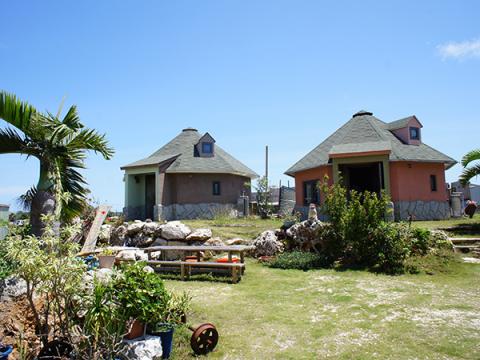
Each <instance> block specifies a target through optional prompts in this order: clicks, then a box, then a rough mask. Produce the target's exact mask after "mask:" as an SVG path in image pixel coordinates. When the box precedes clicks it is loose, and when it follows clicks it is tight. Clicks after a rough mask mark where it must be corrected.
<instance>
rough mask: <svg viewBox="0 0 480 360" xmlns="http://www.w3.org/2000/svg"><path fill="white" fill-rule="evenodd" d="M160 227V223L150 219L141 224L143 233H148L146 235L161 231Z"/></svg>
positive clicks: (153, 234)
mask: <svg viewBox="0 0 480 360" xmlns="http://www.w3.org/2000/svg"><path fill="white" fill-rule="evenodd" d="M161 231H162V229H161V225H160V224H159V223H157V222H153V221H150V222H146V223H145V224H144V225H143V229H142V232H143V233H144V234H145V235H148V236H151V237H153V236H155V234H157V233H159V232H161Z"/></svg>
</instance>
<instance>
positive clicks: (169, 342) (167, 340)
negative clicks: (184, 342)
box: [158, 327, 175, 359]
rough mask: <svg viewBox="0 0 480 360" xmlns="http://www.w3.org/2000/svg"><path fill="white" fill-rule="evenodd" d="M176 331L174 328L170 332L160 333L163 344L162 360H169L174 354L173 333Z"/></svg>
mask: <svg viewBox="0 0 480 360" xmlns="http://www.w3.org/2000/svg"><path fill="white" fill-rule="evenodd" d="M174 330H175V329H174V328H173V327H172V328H170V329H168V330H165V331H162V332H159V333H158V336H160V341H161V342H162V359H168V358H169V357H170V354H171V352H172V346H173V331H174Z"/></svg>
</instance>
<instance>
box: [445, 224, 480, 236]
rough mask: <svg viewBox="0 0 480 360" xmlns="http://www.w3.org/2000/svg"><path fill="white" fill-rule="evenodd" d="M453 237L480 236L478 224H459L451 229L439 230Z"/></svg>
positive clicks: (479, 225)
mask: <svg viewBox="0 0 480 360" xmlns="http://www.w3.org/2000/svg"><path fill="white" fill-rule="evenodd" d="M440 230H444V231H447V232H449V233H450V234H453V235H472V236H473V235H478V236H480V223H473V224H471V223H461V224H458V225H455V226H452V227H444V228H440Z"/></svg>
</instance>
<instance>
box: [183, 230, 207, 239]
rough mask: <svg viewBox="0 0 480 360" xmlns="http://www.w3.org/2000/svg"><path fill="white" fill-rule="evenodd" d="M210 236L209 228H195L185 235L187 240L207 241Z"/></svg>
mask: <svg viewBox="0 0 480 360" xmlns="http://www.w3.org/2000/svg"><path fill="white" fill-rule="evenodd" d="M211 237H212V230H210V229H197V230H195V231H193V232H192V233H191V234H190V235H188V236H187V237H186V240H188V241H207V240H208V239H210V238H211Z"/></svg>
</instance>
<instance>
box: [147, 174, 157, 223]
mask: <svg viewBox="0 0 480 360" xmlns="http://www.w3.org/2000/svg"><path fill="white" fill-rule="evenodd" d="M154 206H155V175H153V174H152V175H145V218H146V219H151V220H153V207H154Z"/></svg>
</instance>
